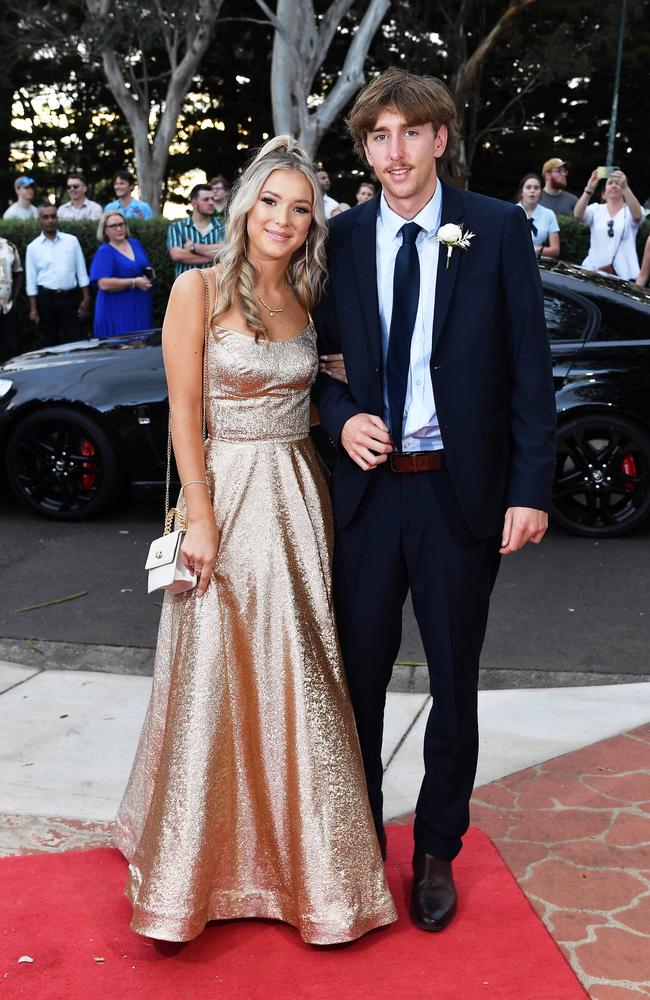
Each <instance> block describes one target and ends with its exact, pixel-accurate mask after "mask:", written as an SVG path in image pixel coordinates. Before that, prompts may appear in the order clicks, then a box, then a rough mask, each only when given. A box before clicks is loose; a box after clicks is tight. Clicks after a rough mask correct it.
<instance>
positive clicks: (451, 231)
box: [434, 222, 476, 268]
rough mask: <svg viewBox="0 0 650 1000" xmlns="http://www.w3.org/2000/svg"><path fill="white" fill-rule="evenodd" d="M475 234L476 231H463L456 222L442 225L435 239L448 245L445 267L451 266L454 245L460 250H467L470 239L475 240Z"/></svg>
mask: <svg viewBox="0 0 650 1000" xmlns="http://www.w3.org/2000/svg"><path fill="white" fill-rule="evenodd" d="M475 236H476V233H470V232H468V231H467V230H465V231H464V232H463V227H462V226H457V225H456V224H455V223H454V222H448V223H447V224H446V225H444V226H441V227H440V229H439V230H438V232H437V233H436V235H435V237H434V239H436V240H438V243H444V244H445V246H446V247H447V260H446V261H445V268H448V267H449V260H450V258H451V251H452V250H453V249H454V247H458V248H459V249H460V250H467V248H468V247H469V241H470V240H473V239H474V237H475Z"/></svg>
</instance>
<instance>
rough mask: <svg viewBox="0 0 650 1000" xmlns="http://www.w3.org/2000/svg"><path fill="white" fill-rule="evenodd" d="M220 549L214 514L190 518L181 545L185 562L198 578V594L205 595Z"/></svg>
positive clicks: (198, 595) (199, 595)
mask: <svg viewBox="0 0 650 1000" xmlns="http://www.w3.org/2000/svg"><path fill="white" fill-rule="evenodd" d="M218 550H219V532H218V530H217V525H216V522H215V519H214V515H208V516H207V517H201V518H197V519H195V520H192V519H190V521H189V524H188V527H187V531H186V532H185V538H184V539H183V544H182V545H181V554H182V556H183V562H184V563H185V566H186V567H187V569H189V570H190V572H192V573H194V574H195V575H196V576H197V578H198V583H197V585H196V596H197V597H203V595H204V594H205V592H206V590H207V589H208V584H209V583H210V579H211V577H212V570H213V569H214V564H215V562H216V559H217V552H218Z"/></svg>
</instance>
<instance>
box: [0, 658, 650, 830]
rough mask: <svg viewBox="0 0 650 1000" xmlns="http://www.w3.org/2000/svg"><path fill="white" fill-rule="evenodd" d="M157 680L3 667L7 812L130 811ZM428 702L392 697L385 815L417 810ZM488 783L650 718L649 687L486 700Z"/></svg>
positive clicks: (2, 788) (80, 814)
mask: <svg viewBox="0 0 650 1000" xmlns="http://www.w3.org/2000/svg"><path fill="white" fill-rule="evenodd" d="M150 689H151V680H150V678H148V677H135V676H126V675H119V674H107V673H96V672H90V671H81V670H80V671H74V672H71V671H59V670H46V671H40V672H37V671H35V670H34V669H33V668H29V667H24V666H19V665H16V664H11V663H0V732H2V734H3V737H2V744H3V746H2V756H1V757H0V802H1V803H2V807H1V811H2V812H5V813H12V814H14V813H22V814H32V815H45V816H62V817H66V818H70V819H77V820H89V821H100V822H101V821H110V820H111V819H112V818H113V817H114V815H115V810H116V808H117V806H118V804H119V801H120V796H121V794H122V791H123V789H124V785H125V784H126V780H127V778H128V774H129V769H130V766H131V762H132V760H133V756H134V753H135V748H136V744H137V740H138V735H139V732H140V727H141V725H142V720H143V718H144V713H145V709H146V706H147V700H148V697H149V691H150ZM430 704H431V699H430V697H429V696H428V695H422V694H405V693H398V692H390V693H389V694H388V707H387V711H386V727H385V738H384V765H385V768H386V774H385V782H384V794H385V812H386V817H387V818H389V819H392V818H394V817H396V816H400V815H402V814H403V813H407V812H410V811H412V809H413V808H414V806H415V801H416V799H417V793H418V789H419V786H420V781H421V778H422V740H423V735H424V726H425V724H426V719H427V715H428V711H429V707H430ZM479 711H480V725H481V751H480V759H479V770H478V775H477V781H476V784H477V785H482V784H485V783H487V782H490V781H495V780H496V779H498V778H501V777H504V776H505V775H508V774H512V773H513V772H515V771H519V770H521V769H522V768H525V767H529V766H531V765H533V764H537V763H540V762H542V761H545V760H548V759H550V758H552V757H557V756H558V755H560V754H564V753H567V752H569V751H571V750H575V749H577V748H579V747H583V746H587V745H589V744H591V743H595V742H596V741H597V740H601V739H604V738H606V737H608V736H613V735H615V734H616V733H620V732H623V731H625V730H627V729H633V728H635V727H636V726H639V725H642V724H643V723H645V722H647V721H648V719H649V718H650V683H647V682H646V683H638V684H618V685H611V686H601V687H587V688H558V689H552V688H550V689H549V688H547V689H544V690H530V689H522V690H513V691H481V692H480V693H479Z"/></svg>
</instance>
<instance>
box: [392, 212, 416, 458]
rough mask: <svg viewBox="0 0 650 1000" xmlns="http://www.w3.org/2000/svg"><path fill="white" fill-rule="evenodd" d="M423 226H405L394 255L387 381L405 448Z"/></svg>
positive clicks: (398, 440)
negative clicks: (406, 405)
mask: <svg viewBox="0 0 650 1000" xmlns="http://www.w3.org/2000/svg"><path fill="white" fill-rule="evenodd" d="M419 232H421V227H420V226H418V224H417V222H407V223H406V225H404V226H402V228H401V229H400V233H401V234H402V245H401V247H400V248H399V250H398V251H397V256H396V258H395V271H394V275H393V312H392V315H391V320H390V333H389V337H388V356H387V358H386V385H387V387H388V404H389V408H390V429H391V435H392V438H393V443H394V445H395V447H396V448H397V450H398V451H401V450H402V424H403V422H404V403H405V401H406V388H407V385H408V377H409V363H410V359H411V339H412V337H413V327H414V326H415V317H416V316H417V311H418V301H419V298H420V259H419V257H418V249H417V247H416V245H415V241H416V239H417V235H418V233H419Z"/></svg>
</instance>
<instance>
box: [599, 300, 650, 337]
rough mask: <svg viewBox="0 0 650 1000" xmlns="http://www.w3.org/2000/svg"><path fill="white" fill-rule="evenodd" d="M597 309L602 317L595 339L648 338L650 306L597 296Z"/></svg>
mask: <svg viewBox="0 0 650 1000" xmlns="http://www.w3.org/2000/svg"><path fill="white" fill-rule="evenodd" d="M598 309H599V311H600V314H601V317H602V318H601V322H600V329H599V330H598V333H597V334H596V337H595V339H596V340H650V307H648V306H646V305H644V304H643V303H641V302H626V301H624V300H623V299H622V297H621V298H619V299H617V300H614V299H610V298H605V297H604V296H603V297H602V298H601V297H600V296H599V298H598Z"/></svg>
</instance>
